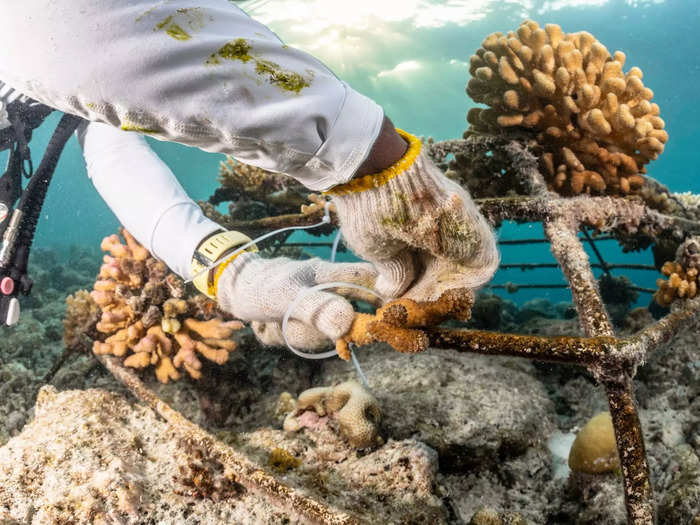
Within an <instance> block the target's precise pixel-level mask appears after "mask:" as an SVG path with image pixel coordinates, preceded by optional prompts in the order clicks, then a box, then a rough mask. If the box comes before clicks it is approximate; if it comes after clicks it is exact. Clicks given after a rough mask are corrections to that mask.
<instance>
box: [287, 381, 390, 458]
mask: <svg viewBox="0 0 700 525" xmlns="http://www.w3.org/2000/svg"><path fill="white" fill-rule="evenodd" d="M309 413H313V416H314V417H315V418H316V419H318V417H326V416H328V417H330V418H331V419H333V420H334V421H337V422H338V424H339V425H340V432H341V434H342V435H343V436H344V437H345V438H346V439H347V440H348V442H349V443H350V445H352V446H353V447H355V448H360V449H362V448H367V447H370V446H372V445H376V444H379V443H380V439H381V438H380V437H379V421H380V419H381V410H380V408H379V403H378V401H377V399H376V398H375V397H374V396H373V395H372V394H371V393H370V392H369V391H367V389H365V388H364V387H363V386H362V385H361V384H359V383H358V382H356V381H346V382H345V383H341V384H339V385H336V386H332V387H317V388H310V389H309V390H306V391H304V392H302V394H301V395H300V396H299V399H298V400H297V403H296V407H295V409H294V411H293V412H291V413H289V415H288V416H287V417H286V419H285V420H284V430H285V431H286V432H297V431H299V430H301V429H302V428H303V427H304V426H310V425H311V424H310V423H309V422H308V421H307V420H308V417H307V416H306V414H309Z"/></svg>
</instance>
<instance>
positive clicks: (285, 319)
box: [282, 282, 386, 359]
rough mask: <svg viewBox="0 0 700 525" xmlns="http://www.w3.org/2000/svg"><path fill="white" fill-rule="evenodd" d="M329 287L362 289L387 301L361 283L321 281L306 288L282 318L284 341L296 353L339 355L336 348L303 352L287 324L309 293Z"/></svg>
mask: <svg viewBox="0 0 700 525" xmlns="http://www.w3.org/2000/svg"><path fill="white" fill-rule="evenodd" d="M329 288H353V289H355V290H360V291H362V292H366V293H369V294H370V295H374V296H375V297H378V298H379V299H381V301H382V302H385V301H386V299H385V298H384V297H382V296H381V295H379V294H378V293H377V292H375V291H374V290H372V289H371V288H367V287H366V286H362V285H360V284H353V283H341V282H332V283H321V284H317V285H316V286H312V287H310V288H304V289H303V290H302V291H301V292H300V293H299V295H297V296H296V298H295V299H294V301H292V303H291V304H290V305H289V307H288V308H287V311H286V312H285V313H284V317H283V318H282V337H283V338H284V343H285V344H286V345H287V348H289V349H290V350H291V351H292V352H294V353H295V354H296V355H298V356H299V357H303V358H304V359H327V358H329V357H333V356H335V355H337V353H336V351H335V350H329V351H328V352H322V353H320V354H310V353H308V352H302V351H301V350H298V349H296V348H294V347H293V346H292V345H291V344H290V342H289V339H288V338H287V325H288V324H289V318H290V317H291V315H292V312H294V310H295V309H296V307H297V306H299V303H300V302H301V301H302V299H304V298H305V297H306V296H307V295H309V294H310V293H312V292H316V291H319V290H327V289H329Z"/></svg>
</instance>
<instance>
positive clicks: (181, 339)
mask: <svg viewBox="0 0 700 525" xmlns="http://www.w3.org/2000/svg"><path fill="white" fill-rule="evenodd" d="M121 233H122V235H123V236H124V239H125V240H126V244H122V243H121V240H120V239H119V237H118V236H117V235H112V236H110V237H107V238H105V239H104V240H103V242H102V249H103V250H104V251H106V252H109V254H110V255H105V256H104V264H103V265H102V268H101V269H100V273H99V275H98V277H97V281H96V282H95V285H94V290H93V291H92V292H91V294H90V295H91V297H92V299H93V300H94V301H95V303H96V304H97V305H99V307H100V309H101V311H102V314H101V317H100V320H99V322H98V323H97V325H96V329H97V331H98V332H99V333H100V334H102V338H103V340H96V341H95V342H94V343H93V351H94V352H95V354H97V355H114V356H117V357H124V358H125V359H124V364H125V365H126V366H129V367H132V368H147V367H151V366H153V367H154V368H155V375H156V377H157V378H158V380H159V381H160V382H162V383H167V382H168V381H170V380H177V379H179V378H180V372H179V370H180V369H184V370H185V371H186V372H187V373H188V374H189V375H190V376H191V377H192V378H194V379H199V378H200V377H201V375H202V371H201V369H202V362H201V361H200V359H199V357H200V356H203V357H204V358H206V359H207V360H209V361H212V362H214V363H216V364H219V365H221V364H223V363H225V362H226V361H227V360H228V355H229V352H232V351H233V350H234V349H235V348H236V343H235V341H232V340H231V335H232V334H233V332H234V331H236V330H239V329H241V328H242V327H243V324H242V323H241V322H239V321H226V320H224V319H223V318H222V317H221V316H220V315H218V314H217V313H216V308H215V306H214V303H212V302H206V301H205V302H203V300H202V298H201V297H200V296H192V297H189V298H185V297H184V295H185V291H184V285H183V283H182V281H181V280H180V279H179V278H178V277H177V276H175V275H174V274H172V273H169V272H168V269H167V267H166V266H165V265H164V264H163V263H162V262H160V261H157V260H156V259H154V258H153V257H151V256H150V254H149V253H148V251H147V250H146V249H145V248H143V247H142V246H141V245H139V244H138V243H137V242H136V240H135V239H134V238H133V237H132V236H131V235H130V234H129V233H128V232H127V231H126V230H123V229H122V230H121Z"/></svg>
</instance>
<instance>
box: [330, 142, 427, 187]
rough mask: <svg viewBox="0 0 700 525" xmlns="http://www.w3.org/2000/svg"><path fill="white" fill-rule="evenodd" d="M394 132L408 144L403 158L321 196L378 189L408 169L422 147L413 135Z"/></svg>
mask: <svg viewBox="0 0 700 525" xmlns="http://www.w3.org/2000/svg"><path fill="white" fill-rule="evenodd" d="M396 132H397V133H398V134H399V135H401V136H402V137H403V138H404V139H405V140H406V141H407V142H408V149H407V150H406V153H404V156H403V157H401V158H400V159H399V160H398V161H396V163H395V164H393V165H391V166H389V167H388V168H387V169H385V170H382V171H380V172H379V173H372V174H370V175H363V176H362V177H358V178H356V179H352V180H350V181H348V182H346V183H345V184H340V185H338V186H335V187H333V188H331V189H330V190H328V191H325V192H323V194H324V195H331V196H336V195H349V194H351V193H358V192H361V191H366V190H371V189H372V188H379V187H381V186H384V185H385V184H386V183H387V182H389V181H390V180H391V179H393V178H394V177H396V176H398V175H401V174H402V173H404V172H405V171H406V170H407V169H408V168H410V167H411V166H412V165H413V163H414V162H415V161H416V159H417V158H418V155H419V154H420V150H421V146H422V144H421V141H420V139H419V138H418V137H416V136H415V135H411V134H410V133H407V132H406V131H404V130H402V129H398V128H396Z"/></svg>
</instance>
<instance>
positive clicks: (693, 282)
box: [654, 238, 700, 306]
mask: <svg viewBox="0 0 700 525" xmlns="http://www.w3.org/2000/svg"><path fill="white" fill-rule="evenodd" d="M661 273H663V274H664V275H665V276H666V277H668V279H657V281H656V285H657V286H658V290H657V291H656V293H655V294H654V299H655V300H656V302H657V303H659V305H661V306H670V305H671V303H672V302H673V301H675V300H676V299H694V298H695V297H696V296H697V295H698V292H699V291H700V290H699V288H700V282H698V273H700V242H699V241H698V240H697V239H695V238H690V239H688V240H687V241H685V242H684V243H683V244H681V246H680V247H679V248H678V254H677V260H676V261H668V262H666V263H664V265H663V266H662V267H661Z"/></svg>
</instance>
